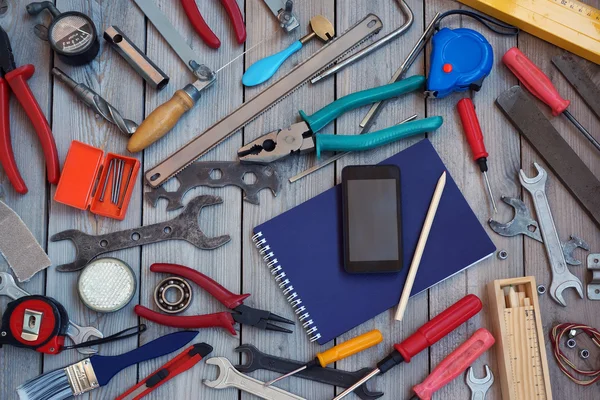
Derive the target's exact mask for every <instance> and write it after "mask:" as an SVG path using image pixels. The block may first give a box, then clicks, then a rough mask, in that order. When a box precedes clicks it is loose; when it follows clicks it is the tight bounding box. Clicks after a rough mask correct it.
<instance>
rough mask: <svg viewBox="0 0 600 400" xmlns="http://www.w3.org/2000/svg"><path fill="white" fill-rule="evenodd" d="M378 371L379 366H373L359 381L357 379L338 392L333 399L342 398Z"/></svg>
mask: <svg viewBox="0 0 600 400" xmlns="http://www.w3.org/2000/svg"><path fill="white" fill-rule="evenodd" d="M379 372H380V370H379V368H375V369H374V370H373V371H371V372H369V373H368V374H367V375H365V376H364V377H362V378H361V379H360V380H359V381H357V382H356V383H355V384H354V385H352V386H350V387H349V388H348V389H346V390H344V391H343V392H342V393H340V394H338V395H337V396H336V397H334V398H333V400H340V399H343V398H344V397H346V396H348V395H349V394H350V393H352V392H354V390H356V388H358V387H359V386H360V385H362V384H363V383H365V382H366V381H368V380H369V379H371V378H372V377H374V376H375V375H378V374H379Z"/></svg>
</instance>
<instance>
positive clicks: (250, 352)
mask: <svg viewBox="0 0 600 400" xmlns="http://www.w3.org/2000/svg"><path fill="white" fill-rule="evenodd" d="M234 351H235V352H236V353H243V354H245V355H246V363H245V364H243V365H236V366H235V368H236V369H237V370H238V371H240V372H242V373H245V374H246V373H250V372H254V371H256V370H259V369H265V370H267V371H273V372H279V373H280V374H287V373H288V372H291V371H295V370H296V369H298V368H300V367H302V366H303V365H305V364H306V362H302V361H294V360H288V359H285V358H281V357H276V356H272V355H270V354H266V353H263V352H262V351H260V350H258V349H257V348H256V347H255V346H253V345H251V344H243V345H241V346H238V347H236V348H235V350H234ZM369 371H370V368H363V369H360V370H358V371H355V372H347V371H342V370H339V369H334V368H321V367H318V366H317V367H314V368H309V369H305V370H304V371H300V372H298V373H296V374H295V375H294V376H296V377H298V378H303V379H309V380H311V381H315V382H321V383H325V384H328V385H333V386H340V387H344V388H347V387H350V386H352V384H354V382H356V381H358V380H359V379H360V378H362V377H363V376H365V375H366V374H367V373H369ZM354 393H355V394H356V395H357V396H358V397H360V398H361V399H363V400H374V399H378V398H380V397H381V396H383V393H382V392H372V391H370V390H369V389H368V388H367V384H366V383H365V384H363V385H360V386H359V387H358V388H356V390H354Z"/></svg>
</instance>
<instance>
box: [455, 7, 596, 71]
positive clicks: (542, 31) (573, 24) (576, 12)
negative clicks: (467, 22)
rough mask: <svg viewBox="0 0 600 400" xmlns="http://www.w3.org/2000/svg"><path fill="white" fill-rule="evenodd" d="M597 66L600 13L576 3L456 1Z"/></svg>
mask: <svg viewBox="0 0 600 400" xmlns="http://www.w3.org/2000/svg"><path fill="white" fill-rule="evenodd" d="M458 1H459V2H461V3H463V4H466V5H468V6H469V7H472V8H474V9H476V10H478V11H481V12H483V13H485V14H488V15H491V16H492V17H494V18H497V19H499V20H501V21H504V22H507V23H509V24H512V25H515V26H517V27H518V28H520V29H522V30H523V31H525V32H527V33H530V34H532V35H534V36H537V37H539V38H540V39H543V40H545V41H547V42H550V43H552V44H554V45H556V46H558V47H561V48H563V49H565V50H568V51H570V52H571V53H574V54H577V55H578V56H580V57H583V58H586V59H588V60H590V61H592V62H595V63H596V64H600V35H598V32H599V31H600V10H597V9H595V8H593V7H590V6H588V5H586V4H584V3H581V2H579V1H576V0H458Z"/></svg>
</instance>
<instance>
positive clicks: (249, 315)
mask: <svg viewBox="0 0 600 400" xmlns="http://www.w3.org/2000/svg"><path fill="white" fill-rule="evenodd" d="M150 271H152V272H160V273H166V274H171V275H178V276H181V277H183V278H186V279H188V280H190V281H192V282H194V283H195V284H197V285H198V286H200V287H201V288H202V289H204V290H206V291H207V292H208V293H210V294H211V295H212V296H213V297H214V298H215V299H217V300H219V302H220V303H221V304H223V305H224V306H225V307H227V308H229V309H231V310H233V311H234V312H233V313H229V312H219V313H214V314H206V315H194V316H174V315H165V314H160V313H157V312H156V311H152V310H150V309H149V308H147V307H144V306H140V305H137V306H135V307H134V311H135V313H136V314H137V315H139V316H140V317H142V318H145V319H147V320H149V321H153V322H156V323H157V324H161V325H166V326H171V327H175V328H189V329H196V328H208V327H221V328H224V329H227V330H228V331H229V332H230V333H231V334H232V335H235V334H236V332H235V329H234V325H235V323H236V322H238V323H240V324H243V325H252V326H254V327H257V328H259V329H265V330H268V331H277V332H285V333H292V331H291V330H289V329H286V328H282V327H280V326H277V325H274V324H271V323H270V322H269V321H275V322H282V323H285V324H292V325H293V324H294V321H291V320H289V319H286V318H283V317H280V316H278V315H275V314H273V313H271V312H269V311H264V310H259V309H256V308H252V307H249V306H246V305H244V300H245V299H246V298H248V297H249V296H250V294H239V295H238V294H234V293H231V292H230V291H229V290H227V289H225V288H224V287H223V286H221V285H220V284H219V283H217V282H215V281H214V280H212V279H211V278H209V277H208V276H206V275H204V274H203V273H201V272H199V271H196V270H194V269H191V268H188V267H185V266H183V265H177V264H160V263H159V264H152V265H151V266H150Z"/></svg>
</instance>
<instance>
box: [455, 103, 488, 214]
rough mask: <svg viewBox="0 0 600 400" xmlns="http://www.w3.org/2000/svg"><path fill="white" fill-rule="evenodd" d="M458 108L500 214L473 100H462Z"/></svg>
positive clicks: (472, 148)
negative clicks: (491, 183) (489, 176)
mask: <svg viewBox="0 0 600 400" xmlns="http://www.w3.org/2000/svg"><path fill="white" fill-rule="evenodd" d="M456 108H457V109H458V115H460V120H461V121H462V125H463V129H464V130H465V136H466V137H467V142H468V143H469V146H470V147H471V152H472V153H473V160H475V162H476V163H477V165H479V169H480V170H481V172H482V173H483V179H484V180H485V185H486V186H487V191H488V194H489V195H490V200H491V201H492V206H493V207H494V212H498V209H497V208H496V200H494V194H493V193H492V187H491V186H490V180H489V179H488V176H487V171H488V166H487V157H488V152H487V151H486V149H485V144H484V143H483V133H482V132H481V126H480V125H479V119H477V113H475V106H474V105H473V102H472V101H471V99H462V100H460V101H459V102H458V104H457V105H456Z"/></svg>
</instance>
